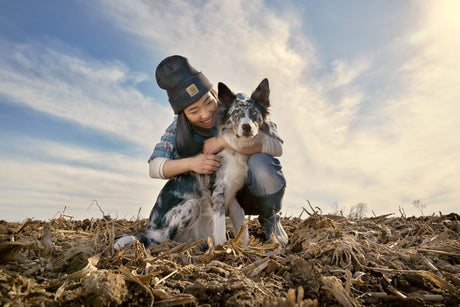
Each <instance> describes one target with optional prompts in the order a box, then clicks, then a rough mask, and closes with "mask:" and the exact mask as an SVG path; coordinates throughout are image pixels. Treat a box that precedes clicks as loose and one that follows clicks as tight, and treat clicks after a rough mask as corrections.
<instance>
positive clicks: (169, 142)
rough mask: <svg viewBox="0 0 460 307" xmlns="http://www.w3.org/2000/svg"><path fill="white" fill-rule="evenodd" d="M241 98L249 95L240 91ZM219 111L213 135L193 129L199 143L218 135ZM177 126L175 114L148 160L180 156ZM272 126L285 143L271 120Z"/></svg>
mask: <svg viewBox="0 0 460 307" xmlns="http://www.w3.org/2000/svg"><path fill="white" fill-rule="evenodd" d="M237 95H238V98H239V99H247V96H246V95H245V94H242V93H239V94H237ZM219 115H220V113H219V111H218V112H217V118H216V123H215V124H214V126H213V127H212V128H211V136H206V135H203V134H200V133H198V131H196V130H195V129H193V127H192V129H193V139H194V140H195V141H196V142H197V143H199V142H201V143H203V142H204V141H205V140H206V139H208V138H211V137H213V136H216V135H217V122H218V120H219ZM176 127H177V115H176V116H174V120H173V122H172V123H171V124H170V125H169V127H168V128H167V129H166V131H165V133H164V134H163V136H162V137H161V139H160V142H159V143H158V144H156V146H155V149H154V150H153V153H152V154H151V156H150V158H149V160H148V162H150V161H151V160H152V159H153V158H156V157H163V158H167V159H177V158H179V154H178V153H177V150H176V146H175V140H176ZM270 128H271V134H272V136H273V137H274V138H276V139H278V140H279V141H280V142H281V143H283V140H282V139H281V138H280V137H279V135H278V129H277V126H276V124H275V123H274V122H272V121H270Z"/></svg>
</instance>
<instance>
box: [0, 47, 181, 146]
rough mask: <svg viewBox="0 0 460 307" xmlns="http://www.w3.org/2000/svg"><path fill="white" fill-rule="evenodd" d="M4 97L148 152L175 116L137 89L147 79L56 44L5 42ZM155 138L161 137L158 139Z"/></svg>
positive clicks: (0, 75)
mask: <svg viewBox="0 0 460 307" xmlns="http://www.w3.org/2000/svg"><path fill="white" fill-rule="evenodd" d="M0 44H1V48H2V49H3V50H8V51H9V52H4V53H2V55H0V66H1V67H2V70H1V71H0V80H1V82H0V95H1V96H3V97H5V98H6V99H8V100H10V101H12V102H14V103H19V104H22V105H26V106H28V107H30V108H33V109H35V110H38V111H40V112H45V113H47V114H51V115H53V116H57V117H60V118H63V119H66V120H69V121H72V122H76V123H79V124H81V125H83V126H86V127H91V128H95V129H98V130H101V131H105V132H107V133H111V134H114V135H117V136H119V137H121V138H124V139H126V140H130V141H133V142H135V143H136V144H139V145H141V146H145V145H146V144H145V141H146V140H147V139H150V138H151V136H152V132H153V131H158V132H159V131H160V130H162V129H164V128H163V127H162V125H157V123H159V122H163V119H164V118H165V117H167V116H170V115H171V113H172V112H171V111H170V110H169V108H168V107H167V106H166V105H164V104H158V103H156V102H155V101H153V100H152V99H151V98H147V97H145V96H143V95H142V94H141V93H140V92H139V91H138V90H137V89H136V87H135V86H136V84H137V83H138V82H140V81H142V80H145V79H146V78H147V76H145V75H143V74H140V73H136V72H130V71H129V69H128V68H127V67H126V66H125V65H124V64H122V63H120V62H117V61H111V62H108V61H100V60H96V59H92V58H90V57H88V56H84V55H83V54H81V52H80V51H79V50H75V49H72V48H71V47H69V46H64V45H63V44H62V43H59V42H55V43H54V44H52V45H54V47H55V48H51V47H48V44H47V45H46V46H45V45H44V44H42V43H39V42H34V41H30V42H28V43H22V44H18V43H16V44H15V43H12V42H8V41H0ZM155 137H159V134H158V135H155Z"/></svg>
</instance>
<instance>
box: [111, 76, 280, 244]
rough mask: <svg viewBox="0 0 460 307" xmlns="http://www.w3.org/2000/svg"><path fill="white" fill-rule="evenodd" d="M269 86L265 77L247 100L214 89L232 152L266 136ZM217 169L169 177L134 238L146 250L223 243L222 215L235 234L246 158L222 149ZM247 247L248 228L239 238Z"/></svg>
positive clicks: (220, 126) (222, 129)
mask: <svg viewBox="0 0 460 307" xmlns="http://www.w3.org/2000/svg"><path fill="white" fill-rule="evenodd" d="M269 93H270V89H269V85H268V80H267V79H264V80H262V82H261V83H260V84H259V86H258V87H257V88H256V90H255V91H254V92H253V93H252V95H251V97H250V98H249V99H246V100H241V99H238V97H237V95H235V94H234V93H233V92H232V91H231V90H230V89H229V88H228V87H227V86H226V85H225V84H223V83H219V85H218V98H219V103H220V119H219V123H218V135H219V136H220V137H222V138H223V139H224V140H225V142H227V143H228V144H230V145H231V146H232V147H233V148H235V149H239V148H244V147H248V146H251V145H254V144H259V143H262V142H263V141H264V138H266V137H269V136H270V135H271V130H270V121H269V117H268V116H269V111H268V108H269V106H270V102H269ZM218 156H220V157H221V167H220V168H219V169H218V170H217V172H216V173H215V175H201V174H197V173H194V172H190V173H186V174H183V175H180V176H176V177H174V178H172V179H170V180H169V181H168V182H167V183H166V185H165V186H164V187H163V189H162V190H161V191H160V194H159V195H158V198H157V201H156V203H155V205H154V207H153V208H152V211H151V213H150V217H149V222H148V226H147V229H146V230H145V231H143V232H142V233H140V234H138V235H137V236H135V238H136V239H137V240H138V241H140V242H141V243H143V244H144V245H145V246H146V247H148V246H149V245H150V244H151V243H153V242H154V243H157V244H159V243H161V242H162V241H164V240H166V239H170V240H174V241H178V242H189V243H193V242H196V241H199V240H202V239H204V240H205V241H206V240H207V239H208V237H211V238H212V239H213V241H214V243H215V244H216V245H217V244H222V243H224V242H225V241H226V240H227V238H226V227H225V216H226V215H228V216H229V217H230V220H231V221H232V226H233V227H232V229H233V233H234V235H236V234H237V233H238V232H239V230H240V228H241V226H242V225H243V223H244V221H245V213H244V210H243V208H242V207H241V206H240V205H239V203H238V201H237V200H236V193H237V192H238V191H239V190H240V189H241V188H242V187H243V184H244V180H245V177H246V175H247V172H248V165H247V160H248V158H249V157H248V156H247V155H244V154H241V153H238V152H236V151H233V150H230V149H224V150H222V151H221V152H220V153H218ZM240 238H241V240H242V242H243V243H244V244H247V243H248V240H249V234H248V230H247V228H246V229H245V230H244V232H243V233H242V235H241V237H240ZM130 242H132V236H124V237H122V238H120V239H118V240H117V242H116V243H115V248H117V249H119V248H121V247H123V246H124V245H126V244H128V243H130Z"/></svg>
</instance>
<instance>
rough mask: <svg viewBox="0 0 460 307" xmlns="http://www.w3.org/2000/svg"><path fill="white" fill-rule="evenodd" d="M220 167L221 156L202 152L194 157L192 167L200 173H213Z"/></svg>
mask: <svg viewBox="0 0 460 307" xmlns="http://www.w3.org/2000/svg"><path fill="white" fill-rule="evenodd" d="M219 167H220V158H219V157H218V156H216V155H212V154H201V155H198V156H196V157H193V158H192V163H191V167H190V168H191V169H192V171H194V172H195V173H198V174H212V173H214V172H215V171H217V169H219Z"/></svg>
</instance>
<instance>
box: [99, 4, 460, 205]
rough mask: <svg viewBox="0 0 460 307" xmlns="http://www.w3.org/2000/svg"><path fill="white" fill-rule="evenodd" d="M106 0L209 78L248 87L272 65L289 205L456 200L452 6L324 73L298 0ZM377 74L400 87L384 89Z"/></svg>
mask: <svg viewBox="0 0 460 307" xmlns="http://www.w3.org/2000/svg"><path fill="white" fill-rule="evenodd" d="M103 4H104V8H103V11H104V13H105V14H107V15H109V16H110V18H112V19H113V20H114V22H115V23H116V25H117V26H119V27H120V28H121V29H124V30H125V31H127V32H129V33H132V34H134V35H136V36H137V37H139V39H140V40H141V41H143V42H144V45H146V46H151V48H152V49H153V50H157V51H158V50H160V51H161V52H162V53H163V54H165V56H167V55H170V54H174V53H180V54H184V55H186V56H188V57H189V59H190V60H191V62H192V64H193V65H194V66H196V67H198V68H199V69H201V70H203V71H204V72H205V73H206V75H208V76H209V77H210V79H211V80H212V81H215V80H218V81H224V82H225V83H227V85H229V86H230V87H231V88H233V89H235V90H238V91H245V92H248V91H251V90H252V89H253V88H254V87H255V85H256V84H257V83H258V82H259V81H260V80H261V79H262V78H263V77H269V79H270V83H271V89H272V96H271V97H272V99H271V100H272V105H273V106H272V111H273V112H272V113H273V118H274V119H275V121H276V122H277V123H278V126H279V129H280V132H281V134H282V135H283V137H284V139H285V141H286V143H285V154H284V156H283V158H282V161H283V165H284V170H285V173H286V176H287V178H288V192H287V195H286V197H285V199H286V203H288V206H289V207H290V209H291V210H293V211H296V210H299V208H300V206H303V205H304V204H305V200H306V199H310V200H312V201H313V202H318V203H320V205H323V206H324V205H326V206H327V205H331V204H332V203H333V202H334V201H338V202H339V203H340V204H345V205H347V206H350V205H354V204H356V203H358V202H362V201H364V202H367V203H368V204H369V207H370V208H371V209H375V211H376V212H377V213H387V212H388V211H396V210H397V205H407V204H410V202H411V201H412V200H413V199H415V198H422V200H423V199H425V200H426V201H427V202H428V203H429V206H428V208H429V209H432V208H436V207H437V208H439V207H441V208H446V210H449V209H452V208H455V206H456V205H455V202H456V199H458V197H455V198H451V197H452V195H455V194H456V192H452V191H455V190H456V188H455V186H458V183H459V182H458V178H456V177H455V175H453V173H452V172H451V171H450V170H449V167H446V165H451V166H453V167H454V169H458V166H459V165H458V160H457V158H456V155H455V154H452V152H453V153H458V152H459V148H458V141H457V140H456V139H454V137H455V134H454V133H453V131H458V128H459V127H458V124H455V122H456V119H455V116H454V115H453V114H457V113H458V107H457V106H458V103H456V101H458V99H457V98H458V91H455V90H454V88H455V84H458V76H459V73H458V71H459V69H458V62H457V61H458V56H457V55H456V54H455V50H458V48H452V46H457V44H458V38H456V37H458V35H457V36H455V35H454V33H458V31H456V32H455V31H452V29H450V30H449V31H448V34H447V33H446V27H452V25H454V26H456V25H457V21H456V20H457V19H456V18H454V17H455V16H454V15H452V14H450V15H449V16H451V17H452V18H448V19H447V21H446V20H445V19H444V16H445V15H446V14H447V11H452V12H453V11H455V10H454V9H452V8H447V9H445V10H444V11H442V9H441V8H440V7H443V5H440V4H436V5H434V4H433V5H430V7H426V8H423V11H425V12H427V14H429V12H432V13H431V15H429V18H428V23H426V24H425V23H424V19H423V18H421V19H420V20H416V21H413V20H412V21H411V22H413V24H412V29H414V33H422V34H423V35H418V38H417V39H414V37H415V36H412V39H411V40H410V41H411V42H412V43H414V44H420V45H419V46H417V47H416V48H408V49H404V47H405V46H407V43H406V42H401V37H409V36H410V35H409V36H408V34H407V33H399V35H398V38H396V39H395V41H394V43H393V44H390V45H389V46H388V47H387V48H384V49H383V50H379V51H378V54H376V56H375V57H374V58H369V57H367V58H366V57H364V56H363V55H359V54H357V55H356V57H355V58H352V59H341V58H337V59H336V61H334V62H333V63H332V64H331V66H330V68H331V69H329V70H328V71H329V72H328V73H326V74H324V75H323V76H321V77H318V76H317V75H315V70H316V69H321V64H320V63H318V58H317V56H316V50H315V47H314V45H313V44H312V43H311V42H310V41H309V39H308V37H306V36H305V35H304V34H303V33H302V32H301V31H299V27H300V26H301V23H302V20H301V16H299V15H298V13H297V12H296V11H295V10H292V9H286V11H277V12H274V11H271V10H270V9H269V8H268V7H267V6H265V4H264V2H262V1H252V2H250V3H247V2H242V1H236V2H235V1H219V2H217V1H208V2H201V3H199V4H198V3H194V4H193V5H192V4H189V3H188V2H186V1H174V2H172V3H171V2H168V4H166V3H164V4H158V3H155V6H154V7H153V6H152V7H150V6H149V4H148V3H145V2H135V3H134V4H133V5H132V6H131V7H130V8H126V7H124V6H122V5H120V4H119V3H117V2H116V1H105V2H104V3H103ZM452 4H453V2H449V3H445V5H446V6H449V5H452ZM287 5H289V3H288V4H287ZM431 6H433V7H434V6H436V9H434V8H433V7H431ZM184 11H187V12H188V13H187V14H184V13H183V12H184ZM299 11H301V10H299ZM134 17H135V18H134ZM442 20H444V21H442ZM440 21H442V22H440ZM408 22H409V21H408ZM416 25H421V26H419V27H418V28H415V27H416ZM410 27H411V26H409V28H410ZM453 35H454V36H455V38H454V37H453ZM427 39H428V40H427ZM424 41H425V43H423V42H424ZM293 42H295V43H293ZM452 43H453V45H452ZM417 48H419V49H420V50H418V51H417V50H416V49H417ZM449 50H452V51H449ZM415 51H417V52H415ZM408 52H413V53H409V54H408ZM402 55H404V56H402ZM159 60H160V59H159ZM400 65H402V66H403V67H402V68H401V70H400V71H396V70H395V67H398V66H400ZM446 74H447V75H446ZM451 77H452V78H451ZM369 78H374V79H371V80H369ZM375 78H380V80H377V79H375ZM448 78H451V79H450V80H448ZM369 81H371V82H374V83H378V82H379V81H383V82H384V83H385V84H386V86H387V88H390V89H391V88H393V89H395V90H396V89H397V91H394V92H385V93H382V92H381V89H379V88H378V86H376V85H375V84H374V85H373V86H372V87H371V86H368V83H369ZM400 81H401V82H403V83H402V84H400V85H398V86H393V85H392V84H391V83H392V82H400ZM369 104H370V105H371V107H368V110H366V112H363V111H362V109H363V108H365V107H366V106H368V105H369ZM360 111H361V112H362V113H360ZM443 191H445V192H443ZM443 193H444V194H443ZM447 195H449V196H447ZM410 210H411V209H410V208H409V209H408V211H409V212H410ZM457 210H458V206H457ZM414 213H416V212H414Z"/></svg>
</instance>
